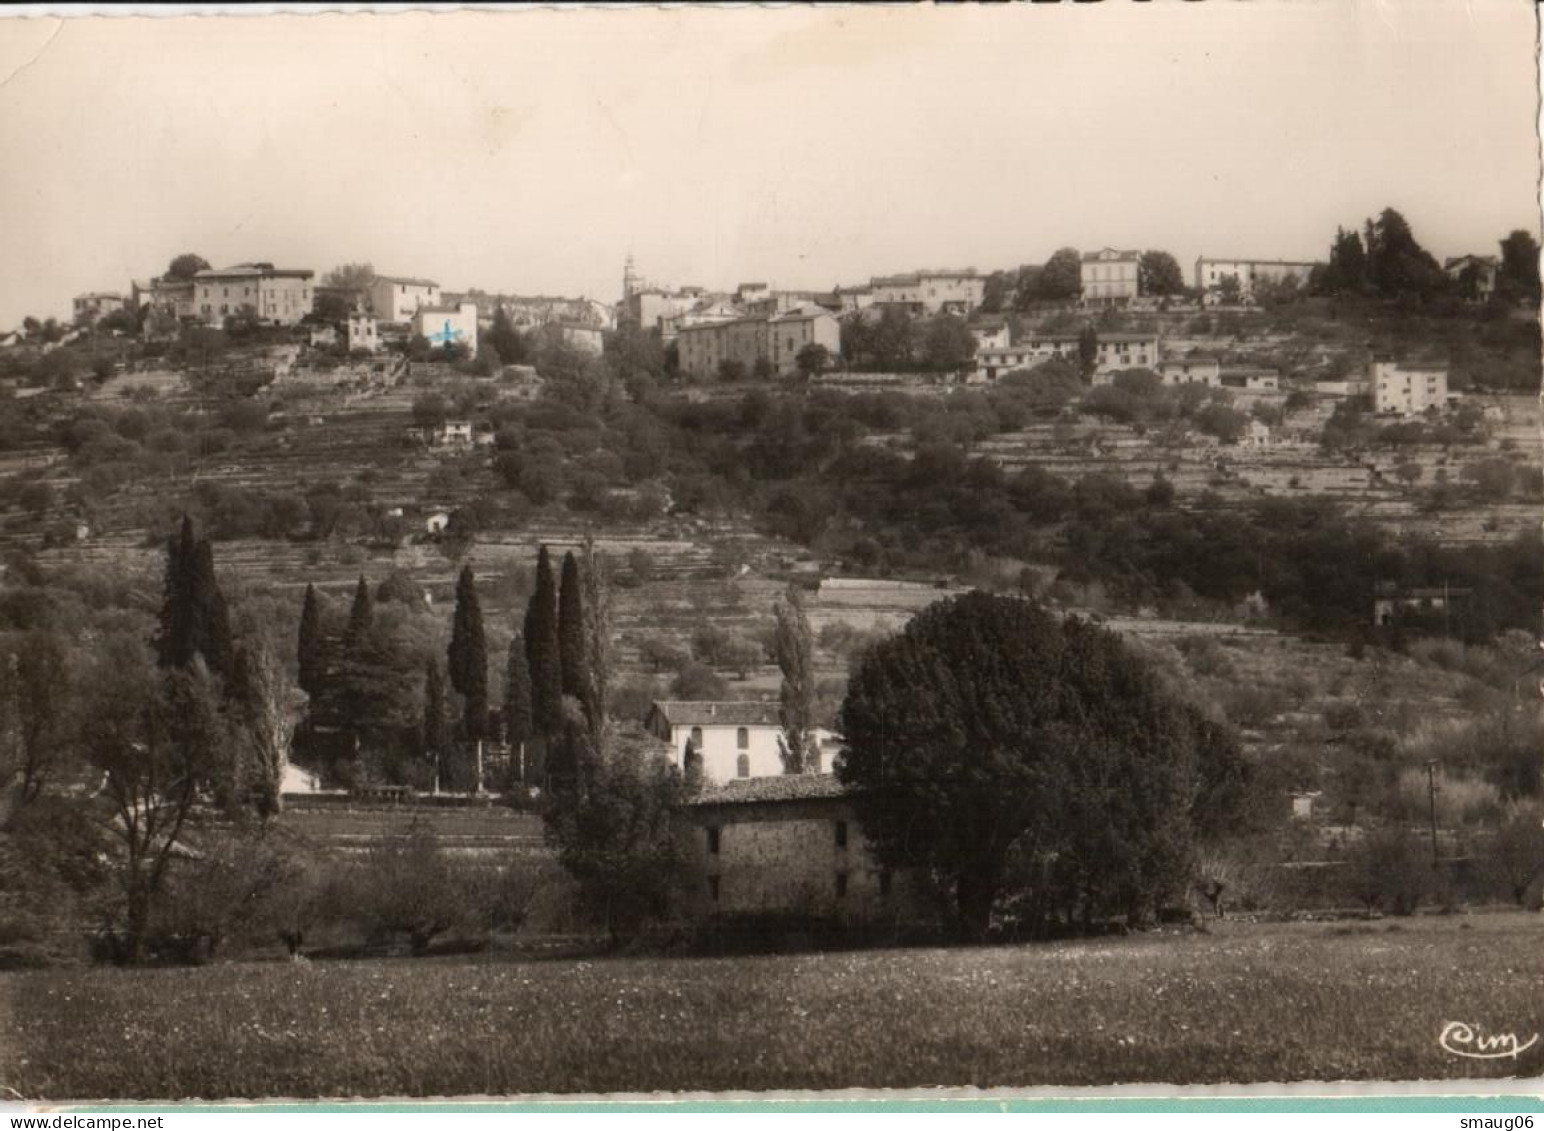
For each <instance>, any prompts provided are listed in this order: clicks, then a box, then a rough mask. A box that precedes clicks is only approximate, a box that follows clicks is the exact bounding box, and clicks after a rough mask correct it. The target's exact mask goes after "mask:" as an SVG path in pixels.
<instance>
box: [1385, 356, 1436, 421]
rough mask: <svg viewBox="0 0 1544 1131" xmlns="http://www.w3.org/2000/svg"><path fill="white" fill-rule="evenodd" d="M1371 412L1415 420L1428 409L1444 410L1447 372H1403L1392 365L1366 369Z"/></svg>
mask: <svg viewBox="0 0 1544 1131" xmlns="http://www.w3.org/2000/svg"><path fill="white" fill-rule="evenodd" d="M1368 378H1369V379H1370V381H1371V383H1372V398H1373V409H1374V410H1375V411H1377V412H1380V413H1394V414H1397V415H1400V416H1416V415H1419V414H1420V413H1423V412H1425V411H1426V410H1427V409H1431V408H1436V409H1443V408H1446V407H1447V403H1448V373H1447V370H1446V369H1437V368H1432V367H1427V368H1408V369H1407V368H1404V367H1401V366H1399V365H1397V364H1395V363H1394V362H1392V361H1374V362H1373V363H1372V364H1371V365H1369V366H1368Z"/></svg>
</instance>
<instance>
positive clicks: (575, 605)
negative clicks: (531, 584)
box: [558, 551, 587, 702]
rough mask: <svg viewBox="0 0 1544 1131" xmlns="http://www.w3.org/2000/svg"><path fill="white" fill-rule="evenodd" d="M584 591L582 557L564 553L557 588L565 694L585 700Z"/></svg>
mask: <svg viewBox="0 0 1544 1131" xmlns="http://www.w3.org/2000/svg"><path fill="white" fill-rule="evenodd" d="M584 613H585V609H584V591H583V582H582V581H581V580H580V577H579V559H577V558H576V557H574V555H573V551H569V552H568V553H567V554H565V555H564V556H563V578H562V583H561V585H560V586H559V588H558V657H559V662H560V663H561V665H562V668H563V694H564V695H569V696H572V697H573V698H575V699H578V700H580V701H581V702H583V700H584V698H585V683H586V682H587V681H586V678H585V655H584V636H585V633H584Z"/></svg>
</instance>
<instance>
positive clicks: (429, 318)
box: [413, 302, 477, 357]
mask: <svg viewBox="0 0 1544 1131" xmlns="http://www.w3.org/2000/svg"><path fill="white" fill-rule="evenodd" d="M413 333H415V334H421V335H423V336H424V337H425V338H427V339H428V340H429V346H430V348H432V349H443V348H444V347H445V346H447V345H464V346H466V348H467V349H468V350H469V351H470V353H471V356H472V357H476V356H477V304H476V303H475V302H463V303H462V304H461V305H460V306H455V307H451V306H426V307H422V308H420V309H419V311H418V312H417V313H416V314H415V315H414V316H413Z"/></svg>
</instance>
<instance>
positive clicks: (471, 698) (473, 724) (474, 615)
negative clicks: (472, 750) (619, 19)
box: [447, 566, 488, 742]
mask: <svg viewBox="0 0 1544 1131" xmlns="http://www.w3.org/2000/svg"><path fill="white" fill-rule="evenodd" d="M447 660H448V664H449V669H450V684H451V686H452V687H454V688H455V689H456V690H457V691H458V692H459V693H460V694H461V697H462V699H463V701H464V707H463V711H462V722H463V725H464V726H465V728H466V737H467V738H468V739H469V740H471V741H473V742H475V741H477V740H478V739H480V738H485V737H487V732H488V641H487V638H486V637H485V636H484V634H483V619H482V604H481V602H479V601H478V599H477V579H476V578H475V577H473V575H472V567H471V566H463V567H462V569H461V576H460V577H459V578H457V579H456V612H455V618H454V620H453V621H452V625H451V630H450V648H449V651H448V653H447Z"/></svg>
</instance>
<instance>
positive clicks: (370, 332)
mask: <svg viewBox="0 0 1544 1131" xmlns="http://www.w3.org/2000/svg"><path fill="white" fill-rule="evenodd" d="M380 348H381V337H380V327H379V326H378V325H377V323H376V321H375V319H374V318H371V317H370V316H369V315H368V314H363V313H360V312H358V311H356V312H355V313H353V314H350V315H349V316H348V350H349V353H353V352H354V351H355V350H364V351H365V352H367V353H375V352H376V351H377V350H378V349H380Z"/></svg>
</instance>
